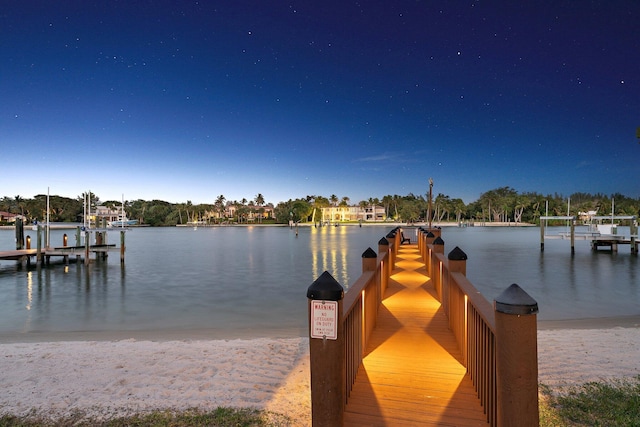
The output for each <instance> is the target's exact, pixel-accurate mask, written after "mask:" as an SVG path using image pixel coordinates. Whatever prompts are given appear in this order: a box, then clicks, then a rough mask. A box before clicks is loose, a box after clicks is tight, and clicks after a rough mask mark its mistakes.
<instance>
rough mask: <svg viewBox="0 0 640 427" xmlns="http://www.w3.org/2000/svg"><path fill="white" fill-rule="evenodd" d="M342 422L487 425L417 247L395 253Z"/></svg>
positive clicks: (404, 246)
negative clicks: (385, 287) (380, 303)
mask: <svg viewBox="0 0 640 427" xmlns="http://www.w3.org/2000/svg"><path fill="white" fill-rule="evenodd" d="M344 425H347V426H488V425H489V423H488V421H487V416H486V415H485V414H484V411H483V408H482V406H481V405H480V401H479V399H478V397H477V394H476V392H475V390H474V387H473V385H472V382H471V380H470V378H469V376H468V375H467V372H466V368H465V367H464V366H463V364H462V355H461V352H460V349H459V348H458V346H457V344H456V340H455V338H454V335H453V333H452V332H451V330H450V329H449V326H448V320H447V317H446V315H445V314H444V311H443V310H442V308H441V305H440V302H439V301H438V299H437V298H436V293H435V290H434V288H433V285H432V284H431V280H430V278H429V277H427V270H426V268H425V264H424V263H423V262H422V259H421V256H420V252H419V250H418V245H416V244H409V245H401V246H400V247H399V248H398V255H397V261H396V267H395V269H394V270H393V271H392V274H391V279H390V280H389V285H388V288H387V290H386V292H385V295H384V300H383V302H382V306H381V307H380V310H379V314H378V320H377V326H376V328H375V329H374V331H373V334H372V337H371V339H370V341H369V344H368V346H367V348H366V349H365V357H364V359H363V362H362V364H361V365H360V368H359V370H358V372H357V375H356V381H355V384H354V386H353V389H352V391H351V393H350V396H349V398H348V402H347V405H346V407H345V413H344Z"/></svg>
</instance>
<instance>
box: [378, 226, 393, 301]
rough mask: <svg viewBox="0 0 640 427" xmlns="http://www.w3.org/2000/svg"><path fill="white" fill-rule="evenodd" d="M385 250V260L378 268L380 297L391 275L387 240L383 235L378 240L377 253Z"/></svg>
mask: <svg viewBox="0 0 640 427" xmlns="http://www.w3.org/2000/svg"><path fill="white" fill-rule="evenodd" d="M384 252H387V261H386V262H385V261H382V262H383V265H382V267H381V268H380V276H381V277H380V298H383V297H384V293H385V291H386V290H387V286H388V285H389V276H390V275H391V267H390V266H391V254H390V253H389V241H388V240H387V239H386V238H385V237H383V238H382V239H380V240H379V241H378V254H379V255H382V254H383V253H384Z"/></svg>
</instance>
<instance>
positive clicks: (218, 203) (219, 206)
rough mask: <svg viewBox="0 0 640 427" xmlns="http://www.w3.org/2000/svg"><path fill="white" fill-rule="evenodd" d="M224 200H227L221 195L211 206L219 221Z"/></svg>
mask: <svg viewBox="0 0 640 427" xmlns="http://www.w3.org/2000/svg"><path fill="white" fill-rule="evenodd" d="M226 200H227V199H225V198H224V196H223V195H222V194H221V195H219V196H218V197H217V198H216V201H215V202H214V203H213V206H215V209H216V211H217V212H218V216H219V217H220V221H222V218H223V217H224V208H225V204H224V202H225V201H226Z"/></svg>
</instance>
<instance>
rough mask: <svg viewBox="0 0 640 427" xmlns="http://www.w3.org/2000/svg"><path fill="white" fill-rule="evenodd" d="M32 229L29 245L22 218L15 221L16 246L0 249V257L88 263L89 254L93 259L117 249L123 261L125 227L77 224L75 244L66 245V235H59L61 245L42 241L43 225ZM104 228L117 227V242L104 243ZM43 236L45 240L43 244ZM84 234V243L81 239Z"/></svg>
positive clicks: (105, 229) (100, 257)
mask: <svg viewBox="0 0 640 427" xmlns="http://www.w3.org/2000/svg"><path fill="white" fill-rule="evenodd" d="M34 229H35V230H36V232H37V238H36V239H37V243H36V248H35V249H33V248H32V247H31V246H32V244H31V239H30V237H29V236H28V237H27V239H25V238H24V225H23V223H22V221H16V249H15V250H7V251H0V260H14V261H19V262H21V263H25V264H27V265H28V266H29V265H31V262H32V259H33V258H35V261H36V264H38V265H40V264H43V263H44V264H49V262H50V259H51V257H61V258H62V260H63V262H64V263H65V264H68V263H69V260H70V258H73V259H75V260H76V262H79V261H80V260H83V261H84V264H89V263H90V260H91V255H92V254H93V255H94V256H95V259H106V258H107V257H108V255H109V253H110V252H117V253H119V254H120V263H122V264H124V255H125V249H126V246H125V231H126V229H125V228H111V229H109V228H93V229H91V228H88V227H77V228H76V235H75V240H76V242H75V243H76V244H75V245H72V246H69V245H68V236H67V235H66V234H65V235H64V236H63V241H62V245H61V246H51V242H48V241H46V240H47V239H48V232H46V230H45V229H46V226H42V225H35V226H34ZM108 231H120V246H117V245H116V244H110V243H108V239H107V233H108ZM92 235H94V236H95V241H94V242H93V243H91V240H92ZM43 236H44V237H45V242H44V245H43ZM83 237H84V243H83Z"/></svg>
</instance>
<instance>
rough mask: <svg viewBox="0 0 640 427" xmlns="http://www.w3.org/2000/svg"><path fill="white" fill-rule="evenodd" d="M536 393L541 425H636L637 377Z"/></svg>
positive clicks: (639, 420) (639, 410)
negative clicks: (538, 400)
mask: <svg viewBox="0 0 640 427" xmlns="http://www.w3.org/2000/svg"><path fill="white" fill-rule="evenodd" d="M540 392H541V400H540V425H541V426H543V427H547V426H548V427H551V426H553V427H563V426H594V427H596V426H640V376H637V377H634V378H632V379H625V380H612V381H607V382H589V383H586V384H583V385H581V386H575V387H569V388H567V389H562V390H560V391H559V392H552V391H551V390H550V389H549V388H548V387H546V386H541V388H540Z"/></svg>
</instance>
